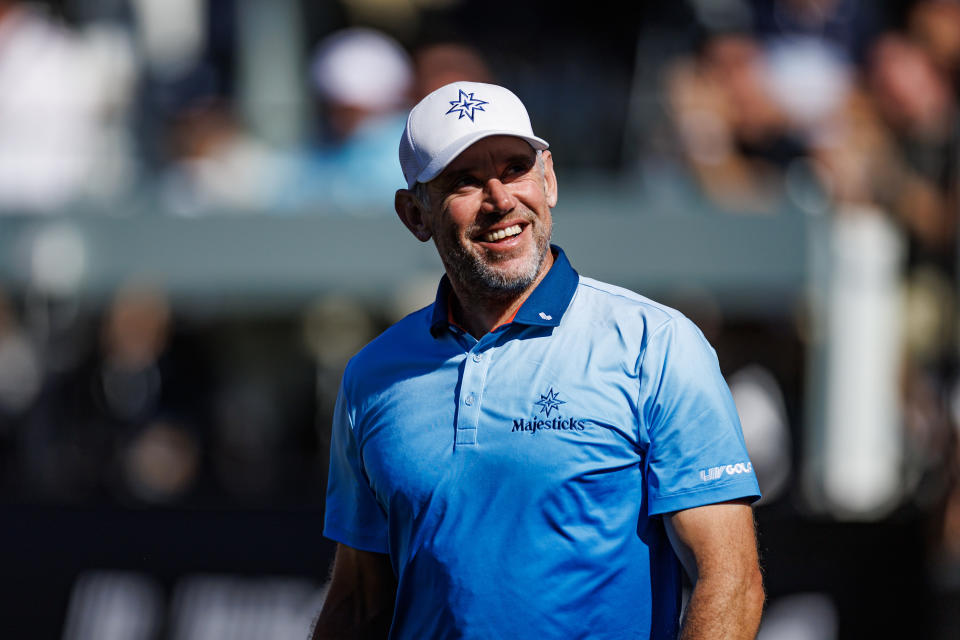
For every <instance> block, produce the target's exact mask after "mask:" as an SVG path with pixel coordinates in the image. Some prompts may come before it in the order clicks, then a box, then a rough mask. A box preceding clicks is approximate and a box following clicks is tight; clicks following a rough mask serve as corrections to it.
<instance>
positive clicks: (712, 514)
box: [664, 502, 764, 640]
mask: <svg viewBox="0 0 960 640" xmlns="http://www.w3.org/2000/svg"><path fill="white" fill-rule="evenodd" d="M664 522H665V524H666V529H667V535H668V536H669V538H670V542H671V544H672V545H673V548H674V550H675V551H676V552H677V556H678V557H679V558H680V560H681V562H682V563H683V565H684V567H685V568H686V569H687V573H688V574H689V575H690V579H691V581H692V582H693V584H694V587H693V593H692V595H691V596H690V602H689V603H688V604H687V610H686V613H685V614H684V620H683V627H682V629H681V632H680V638H681V640H701V639H706V638H710V640H728V639H729V640H733V639H736V640H740V639H744V640H745V639H749V638H754V637H756V635H757V628H758V627H759V626H760V615H761V613H762V612H763V601H764V593H763V577H762V575H761V573H760V564H759V561H758V559H757V541H756V534H755V532H754V525H753V509H751V508H750V506H749V505H748V504H746V503H744V502H723V503H720V504H711V505H705V506H702V507H695V508H693V509H686V510H684V511H677V512H676V513H673V514H671V515H670V516H669V517H667V518H666V519H665V520H664Z"/></svg>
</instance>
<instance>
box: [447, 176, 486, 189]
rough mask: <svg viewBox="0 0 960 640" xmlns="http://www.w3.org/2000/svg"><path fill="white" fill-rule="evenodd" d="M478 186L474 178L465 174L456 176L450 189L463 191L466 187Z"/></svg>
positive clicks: (478, 183)
mask: <svg viewBox="0 0 960 640" xmlns="http://www.w3.org/2000/svg"><path fill="white" fill-rule="evenodd" d="M479 185H480V181H479V180H478V179H477V178H475V177H474V176H472V175H470V174H468V173H465V174H463V175H460V176H457V178H456V179H455V180H454V181H453V184H452V185H451V187H452V188H453V189H464V188H466V187H476V186H479Z"/></svg>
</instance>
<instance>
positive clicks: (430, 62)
mask: <svg viewBox="0 0 960 640" xmlns="http://www.w3.org/2000/svg"><path fill="white" fill-rule="evenodd" d="M413 64H414V68H415V70H416V76H415V78H414V83H413V99H414V102H417V101H419V100H421V99H423V98H424V97H426V95H427V94H429V93H431V92H433V91H434V90H436V89H439V88H440V87H442V86H445V85H448V84H450V83H451V82H456V81H457V80H468V81H470V82H493V73H492V72H491V71H490V69H489V67H488V66H487V63H486V62H484V60H483V57H482V56H481V55H480V52H479V51H477V50H476V49H474V48H473V47H470V46H467V45H465V44H461V43H458V42H441V43H436V44H429V45H426V46H423V47H420V48H419V49H417V50H416V51H415V52H414V54H413Z"/></svg>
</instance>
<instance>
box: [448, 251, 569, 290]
mask: <svg viewBox="0 0 960 640" xmlns="http://www.w3.org/2000/svg"><path fill="white" fill-rule="evenodd" d="M548 251H550V239H549V238H537V255H536V258H535V259H534V260H532V261H531V264H530V266H529V268H527V270H526V271H525V272H523V273H520V274H518V275H515V276H507V275H505V274H503V273H501V272H499V271H497V270H495V269H492V268H491V265H489V264H487V263H486V262H483V261H482V260H480V259H479V258H478V257H477V256H474V255H472V254H470V253H468V252H467V251H466V250H465V249H464V248H463V247H462V246H460V244H459V243H456V242H454V243H453V250H452V251H451V252H450V253H449V255H447V256H445V257H444V259H443V263H444V266H445V267H446V269H447V272H448V273H449V274H450V278H451V279H452V280H454V281H455V282H458V283H460V284H461V285H463V287H464V288H465V289H466V290H467V291H469V292H470V295H471V296H476V297H478V298H484V299H488V300H506V299H510V298H514V297H516V296H518V295H520V294H521V293H523V292H524V291H526V290H527V288H528V287H529V286H530V285H532V284H533V283H534V281H535V280H536V279H537V275H538V274H539V273H540V268H541V267H542V266H543V261H544V260H546V258H547V252H548Z"/></svg>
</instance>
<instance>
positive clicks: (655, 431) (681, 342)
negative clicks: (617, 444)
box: [640, 316, 760, 515]
mask: <svg viewBox="0 0 960 640" xmlns="http://www.w3.org/2000/svg"><path fill="white" fill-rule="evenodd" d="M640 407H641V411H642V414H643V415H642V417H641V421H642V426H644V427H645V428H646V431H647V434H646V435H647V438H649V447H648V450H647V460H646V474H645V479H646V484H647V490H648V513H649V515H656V514H661V513H669V512H673V511H679V510H681V509H689V508H692V507H698V506H702V505H706V504H713V503H717V502H724V501H727V500H734V499H737V498H748V499H750V500H751V501H754V500H757V499H759V497H760V488H759V486H758V484H757V478H756V475H755V474H754V472H753V465H752V464H751V462H750V458H749V457H748V455H747V448H746V445H745V444H744V440H743V432H742V431H741V428H740V419H739V417H738V416H737V409H736V406H735V405H734V404H733V398H732V396H731V395H730V389H729V387H728V386H727V383H726V381H725V380H724V379H723V376H722V375H721V373H720V367H719V364H718V363H717V356H716V353H715V352H714V350H713V348H712V347H711V346H710V344H709V343H708V342H707V340H706V338H704V336H703V334H702V333H701V332H700V330H699V329H698V328H697V327H696V325H694V324H693V323H692V322H691V321H690V320H688V319H687V318H685V317H682V316H680V317H677V318H674V319H672V320H670V321H668V322H667V323H666V324H664V325H663V326H661V327H660V328H658V329H657V330H656V331H655V332H654V333H653V334H652V335H651V336H650V338H649V340H648V343H647V346H646V349H645V350H644V354H643V359H642V362H641V371H640Z"/></svg>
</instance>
